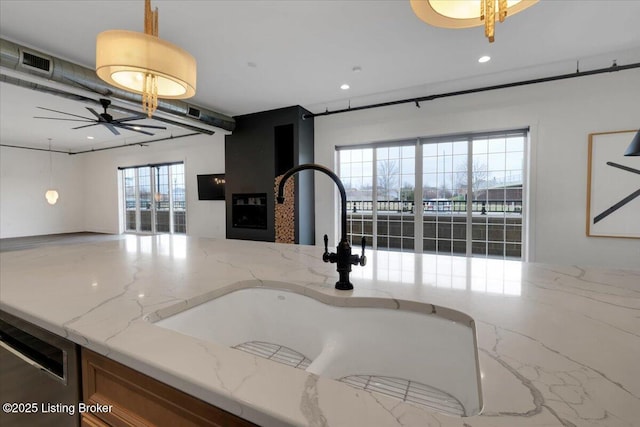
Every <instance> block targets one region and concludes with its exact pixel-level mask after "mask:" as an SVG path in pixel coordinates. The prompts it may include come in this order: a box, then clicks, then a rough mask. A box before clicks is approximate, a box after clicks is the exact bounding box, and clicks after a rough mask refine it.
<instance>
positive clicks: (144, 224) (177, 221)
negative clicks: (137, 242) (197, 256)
mask: <svg viewBox="0 0 640 427" xmlns="http://www.w3.org/2000/svg"><path fill="white" fill-rule="evenodd" d="M121 174H122V182H123V187H124V188H123V194H124V225H125V231H127V232H132V233H186V199H185V182H184V164H183V163H172V164H161V165H150V166H138V167H132V168H122V169H121Z"/></svg>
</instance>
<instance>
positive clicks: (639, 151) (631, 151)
mask: <svg viewBox="0 0 640 427" xmlns="http://www.w3.org/2000/svg"><path fill="white" fill-rule="evenodd" d="M624 155H625V156H640V130H638V133H636V136H634V137H633V139H632V140H631V144H629V146H628V147H627V151H625V152H624Z"/></svg>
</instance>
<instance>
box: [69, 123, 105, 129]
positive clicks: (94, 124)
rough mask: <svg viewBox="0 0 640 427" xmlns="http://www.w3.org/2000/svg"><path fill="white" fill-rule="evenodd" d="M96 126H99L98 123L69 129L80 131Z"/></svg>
mask: <svg viewBox="0 0 640 427" xmlns="http://www.w3.org/2000/svg"><path fill="white" fill-rule="evenodd" d="M98 124H100V123H98V122H94V123H92V124H90V125H84V126H78V127H75V128H71V129H82V128H88V127H91V126H95V125H98Z"/></svg>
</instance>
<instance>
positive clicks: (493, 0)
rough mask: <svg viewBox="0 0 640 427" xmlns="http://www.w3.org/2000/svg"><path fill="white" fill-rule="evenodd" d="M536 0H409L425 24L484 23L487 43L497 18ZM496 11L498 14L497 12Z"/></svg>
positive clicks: (466, 24) (492, 34) (501, 20)
mask: <svg viewBox="0 0 640 427" xmlns="http://www.w3.org/2000/svg"><path fill="white" fill-rule="evenodd" d="M537 2H538V0H457V1H451V0H411V7H412V8H413V12H414V13H415V14H416V15H417V16H418V18H420V19H421V20H423V21H424V22H426V23H427V24H431V25H434V26H436V27H443V28H470V27H479V26H482V25H484V34H485V36H486V37H487V38H488V39H489V43H493V41H494V30H495V23H496V20H498V21H500V22H504V20H505V19H506V17H507V15H508V16H511V15H515V14H516V13H518V12H520V11H522V10H524V9H526V8H528V7H530V6H533V5H534V4H536V3H537ZM496 15H497V16H496Z"/></svg>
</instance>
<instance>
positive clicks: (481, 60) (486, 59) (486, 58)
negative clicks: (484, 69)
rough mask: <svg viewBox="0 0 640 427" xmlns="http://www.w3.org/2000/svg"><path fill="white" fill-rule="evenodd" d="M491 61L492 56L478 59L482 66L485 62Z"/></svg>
mask: <svg viewBox="0 0 640 427" xmlns="http://www.w3.org/2000/svg"><path fill="white" fill-rule="evenodd" d="M489 61H491V57H490V56H487V55H485V56H481V57H480V58H478V62H479V63H481V64H484V63H485V62H489Z"/></svg>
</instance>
